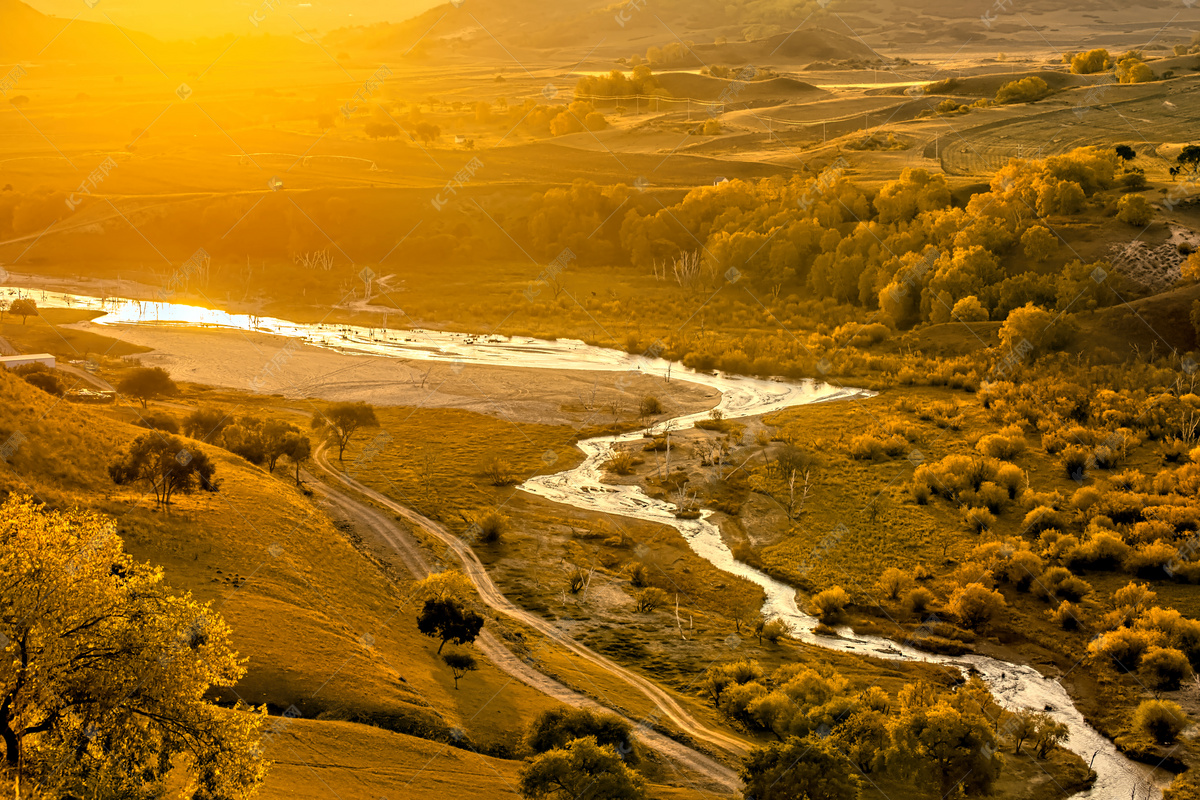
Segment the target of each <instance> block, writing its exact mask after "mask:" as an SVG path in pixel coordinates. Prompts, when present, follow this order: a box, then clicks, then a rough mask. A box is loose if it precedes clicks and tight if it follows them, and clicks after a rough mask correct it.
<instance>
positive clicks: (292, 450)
mask: <svg viewBox="0 0 1200 800" xmlns="http://www.w3.org/2000/svg"><path fill="white" fill-rule="evenodd" d="M283 454H284V455H285V456H286V457H287V459H288V461H291V462H292V464H294V465H295V467H296V485H297V486H299V485H300V466H301V465H302V464H303V463H304V462H305V461H308V459H309V458H310V457H311V456H312V442H311V441H309V438H308V437H307V436H305V435H303V434H301V433H289V434H288V435H287V436H285V437H284V440H283Z"/></svg>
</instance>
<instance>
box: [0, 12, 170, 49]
mask: <svg viewBox="0 0 1200 800" xmlns="http://www.w3.org/2000/svg"><path fill="white" fill-rule="evenodd" d="M122 30H124V29H121V30H118V28H117V27H116V26H114V25H112V24H110V23H107V22H105V23H98V22H86V21H84V20H74V21H72V19H71V17H66V18H62V17H52V16H47V15H45V14H42V13H41V12H39V11H36V10H35V9H33V8H31V7H30V6H28V5H26V4H25V3H22V2H20V0H0V58H3V59H4V60H5V61H10V62H11V61H28V60H32V59H54V60H58V59H69V60H93V59H98V58H105V59H115V60H117V61H124V60H132V59H133V58H135V57H136V58H139V59H143V60H144V59H145V56H143V55H141V54H140V53H138V51H137V48H138V47H141V48H144V49H145V48H149V49H152V50H158V49H161V47H162V45H161V43H160V42H158V41H157V40H156V39H154V38H153V37H150V36H146V35H145V34H142V33H139V32H137V31H136V30H124V32H122Z"/></svg>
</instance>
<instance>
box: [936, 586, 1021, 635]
mask: <svg viewBox="0 0 1200 800" xmlns="http://www.w3.org/2000/svg"><path fill="white" fill-rule="evenodd" d="M1006 605H1007V603H1005V602H1004V595H1002V594H1000V593H999V592H997V591H995V590H994V589H989V588H987V587H986V586H984V585H983V584H980V583H969V584H967V585H966V586H960V587H959V588H958V589H956V590H955V591H954V594H952V595H951V596H950V602H949V604H948V607H949V609H950V612H951V613H952V614H954V616H956V617H958V619H959V621H960V622H962V624H963V625H965V626H967V627H968V628H973V629H977V628H980V627H982V626H984V625H986V624H987V623H988V622H990V621H991V620H992V618H993V617H994V616H995V615H996V614H997V613H999V611H1000V610H1001V609H1002V608H1004V607H1005V606H1006Z"/></svg>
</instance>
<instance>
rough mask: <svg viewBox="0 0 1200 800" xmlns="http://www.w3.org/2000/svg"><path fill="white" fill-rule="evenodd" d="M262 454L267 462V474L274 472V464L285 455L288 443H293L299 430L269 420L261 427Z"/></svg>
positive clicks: (292, 426)
mask: <svg viewBox="0 0 1200 800" xmlns="http://www.w3.org/2000/svg"><path fill="white" fill-rule="evenodd" d="M261 427H262V442H263V454H264V456H265V457H266V461H267V472H271V473H273V472H275V464H276V463H277V462H278V461H279V459H280V458H281V457H282V456H284V455H286V454H287V447H288V445H289V442H293V441H294V437H296V436H298V435H299V433H300V429H299V428H297V427H296V426H295V425H291V424H289V423H287V422H281V421H279V420H270V421H268V422H266V423H264V424H263V425H262V426H261Z"/></svg>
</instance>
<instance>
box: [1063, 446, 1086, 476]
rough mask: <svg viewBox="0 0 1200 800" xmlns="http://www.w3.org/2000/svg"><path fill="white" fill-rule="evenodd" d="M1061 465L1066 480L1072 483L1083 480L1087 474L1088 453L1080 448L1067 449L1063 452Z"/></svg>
mask: <svg viewBox="0 0 1200 800" xmlns="http://www.w3.org/2000/svg"><path fill="white" fill-rule="evenodd" d="M1062 465H1063V469H1064V470H1066V472H1067V477H1068V478H1070V479H1071V480H1073V481H1081V480H1083V476H1084V473H1086V472H1087V466H1088V451H1087V450H1084V449H1083V448H1082V447H1068V448H1067V449H1066V450H1063V454H1062Z"/></svg>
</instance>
